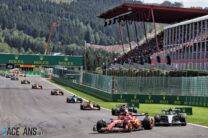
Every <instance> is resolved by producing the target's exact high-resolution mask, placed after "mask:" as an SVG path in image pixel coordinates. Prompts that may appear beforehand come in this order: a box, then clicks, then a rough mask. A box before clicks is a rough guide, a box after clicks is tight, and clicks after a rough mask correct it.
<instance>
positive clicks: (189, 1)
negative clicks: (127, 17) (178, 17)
mask: <svg viewBox="0 0 208 138" xmlns="http://www.w3.org/2000/svg"><path fill="white" fill-rule="evenodd" d="M141 1H144V3H162V2H163V1H165V0H141ZM168 1H170V2H181V3H183V5H184V7H191V6H194V7H208V0H168Z"/></svg>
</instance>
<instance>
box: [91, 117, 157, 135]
mask: <svg viewBox="0 0 208 138" xmlns="http://www.w3.org/2000/svg"><path fill="white" fill-rule="evenodd" d="M153 127H154V120H153V119H152V118H150V117H149V115H148V114H145V117H144V119H143V120H139V119H137V118H136V117H135V116H132V115H131V114H126V115H122V116H118V119H115V120H114V119H111V121H110V122H109V123H107V122H106V121H104V120H99V121H97V124H96V125H94V127H93V131H97V132H98V133H104V132H131V131H137V130H141V129H146V130H150V129H152V128H153Z"/></svg>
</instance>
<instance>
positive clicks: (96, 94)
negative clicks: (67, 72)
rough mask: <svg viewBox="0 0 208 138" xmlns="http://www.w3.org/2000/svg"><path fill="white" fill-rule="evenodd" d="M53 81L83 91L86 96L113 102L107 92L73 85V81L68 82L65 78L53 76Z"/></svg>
mask: <svg viewBox="0 0 208 138" xmlns="http://www.w3.org/2000/svg"><path fill="white" fill-rule="evenodd" d="M52 80H54V81H56V82H58V83H61V84H64V85H67V86H70V87H71V88H73V89H76V90H79V91H82V92H84V93H86V94H89V95H92V96H94V97H97V98H100V99H102V100H105V101H112V95H111V94H110V93H107V92H105V91H102V90H99V89H95V88H91V87H88V86H86V85H81V84H78V83H73V82H72V81H71V80H66V79H63V78H57V77H54V76H52Z"/></svg>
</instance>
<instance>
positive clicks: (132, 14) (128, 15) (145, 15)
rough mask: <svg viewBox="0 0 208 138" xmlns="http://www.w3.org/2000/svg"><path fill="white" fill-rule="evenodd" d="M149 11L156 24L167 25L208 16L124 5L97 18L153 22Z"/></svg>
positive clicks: (197, 11)
mask: <svg viewBox="0 0 208 138" xmlns="http://www.w3.org/2000/svg"><path fill="white" fill-rule="evenodd" d="M151 10H153V11H154V17H155V22H156V23H167V24H172V23H177V22H181V21H185V20H189V19H193V18H196V17H200V16H203V15H208V10H203V9H192V8H178V7H165V6H155V5H147V4H132V3H124V4H122V5H120V6H117V7H114V8H112V9H110V10H108V11H106V12H104V13H102V14H100V15H99V16H98V17H99V18H104V19H117V18H120V19H122V20H133V21H145V22H153V19H152V16H151Z"/></svg>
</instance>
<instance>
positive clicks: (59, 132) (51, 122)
mask: <svg viewBox="0 0 208 138" xmlns="http://www.w3.org/2000/svg"><path fill="white" fill-rule="evenodd" d="M23 79H27V80H29V81H30V82H31V84H21V83H20V82H21V80H23ZM0 82H1V84H0V137H1V138H3V137H11V136H12V135H13V137H15V138H17V137H20V138H21V137H31V138H33V137H34V138H35V137H39V138H81V137H85V138H109V137H114V138H126V137H129V138H135V137H138V136H139V137H143V138H150V137H154V138H167V137H178V138H196V137H200V138H207V137H208V133H207V130H208V129H207V128H206V127H201V126H194V125H190V124H188V125H187V126H185V127H183V126H174V127H154V128H153V129H152V130H141V131H134V132H131V133H104V134H102V133H98V132H94V131H93V126H94V125H95V124H96V122H97V121H98V120H100V119H104V120H106V121H108V120H109V119H110V118H115V119H116V118H117V117H115V116H112V115H111V112H110V111H109V110H106V109H103V108H102V109H101V110H100V111H98V110H89V111H83V110H80V104H78V103H75V104H74V103H66V98H67V96H69V95H72V93H70V92H68V91H66V90H64V89H62V90H63V91H64V95H63V96H52V95H51V93H50V92H51V90H52V89H55V88H60V87H58V86H57V85H55V84H52V83H51V82H48V81H47V80H45V79H43V78H40V77H26V78H24V77H20V80H19V81H15V80H11V79H8V78H5V77H2V76H1V77H0ZM35 83H38V84H41V85H42V86H43V89H32V88H31V85H32V84H35ZM6 132H7V133H9V134H10V135H7V133H6ZM31 132H32V133H31Z"/></svg>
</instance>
